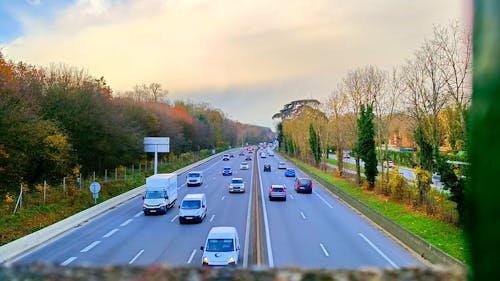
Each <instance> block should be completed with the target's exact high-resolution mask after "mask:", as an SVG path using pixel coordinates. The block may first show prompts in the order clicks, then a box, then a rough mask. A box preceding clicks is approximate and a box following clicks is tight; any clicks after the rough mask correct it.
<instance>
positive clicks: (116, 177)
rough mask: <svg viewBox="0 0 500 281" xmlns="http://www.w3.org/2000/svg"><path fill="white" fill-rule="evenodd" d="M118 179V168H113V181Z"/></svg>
mask: <svg viewBox="0 0 500 281" xmlns="http://www.w3.org/2000/svg"><path fill="white" fill-rule="evenodd" d="M116 180H118V168H115V181H116Z"/></svg>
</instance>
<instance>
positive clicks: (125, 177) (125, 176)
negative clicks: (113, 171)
mask: <svg viewBox="0 0 500 281" xmlns="http://www.w3.org/2000/svg"><path fill="white" fill-rule="evenodd" d="M124 174H125V175H124V177H123V178H124V179H125V181H127V167H126V166H125V173H124Z"/></svg>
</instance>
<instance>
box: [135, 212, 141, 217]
mask: <svg viewBox="0 0 500 281" xmlns="http://www.w3.org/2000/svg"><path fill="white" fill-rule="evenodd" d="M142 213H143V212H139V213H137V214H135V215H134V218H138V217H140V216H141V215H142Z"/></svg>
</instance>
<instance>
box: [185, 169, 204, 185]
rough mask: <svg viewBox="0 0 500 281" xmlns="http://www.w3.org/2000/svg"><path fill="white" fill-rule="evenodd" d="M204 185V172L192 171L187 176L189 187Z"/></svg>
mask: <svg viewBox="0 0 500 281" xmlns="http://www.w3.org/2000/svg"><path fill="white" fill-rule="evenodd" d="M202 184H203V172H200V171H192V172H189V173H188V174H187V176H186V185H187V186H194V185H202Z"/></svg>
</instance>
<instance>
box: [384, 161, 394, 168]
mask: <svg viewBox="0 0 500 281" xmlns="http://www.w3.org/2000/svg"><path fill="white" fill-rule="evenodd" d="M384 167H386V168H394V163H393V162H392V161H391V160H389V161H384Z"/></svg>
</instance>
